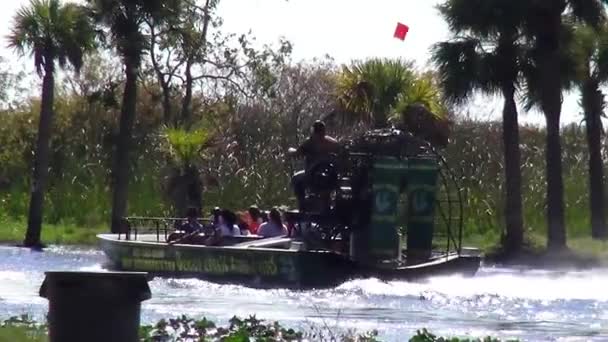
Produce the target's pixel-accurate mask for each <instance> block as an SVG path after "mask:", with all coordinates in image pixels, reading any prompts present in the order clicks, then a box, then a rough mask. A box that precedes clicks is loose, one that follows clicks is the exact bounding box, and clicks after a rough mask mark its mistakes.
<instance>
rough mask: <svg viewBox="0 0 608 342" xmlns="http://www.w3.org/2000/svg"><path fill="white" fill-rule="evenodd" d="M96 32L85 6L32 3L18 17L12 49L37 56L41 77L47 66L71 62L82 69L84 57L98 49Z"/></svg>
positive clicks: (48, 1) (46, 0)
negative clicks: (95, 41) (95, 39)
mask: <svg viewBox="0 0 608 342" xmlns="http://www.w3.org/2000/svg"><path fill="white" fill-rule="evenodd" d="M94 38H95V30H94V29H93V26H92V24H91V22H90V20H89V17H88V16H87V15H86V13H85V11H84V10H83V8H82V7H81V6H78V5H75V4H62V3H61V1H59V0H31V2H30V4H29V6H25V7H22V8H21V9H20V10H19V11H18V12H17V14H16V15H15V18H14V27H13V28H12V30H11V33H10V35H9V37H8V40H9V47H11V48H13V49H15V50H16V51H17V52H18V53H20V54H22V55H23V54H26V53H27V52H30V53H31V55H32V56H34V64H35V66H36V70H37V71H38V73H39V74H40V73H41V72H42V69H43V68H44V67H45V66H47V67H48V66H50V67H51V69H52V65H53V64H54V63H55V60H57V61H58V62H59V65H60V66H61V67H65V66H66V65H67V64H68V62H69V63H70V64H71V65H73V66H74V68H75V69H76V70H80V68H81V67H82V64H83V57H84V55H85V53H86V52H87V51H90V50H92V49H93V48H94Z"/></svg>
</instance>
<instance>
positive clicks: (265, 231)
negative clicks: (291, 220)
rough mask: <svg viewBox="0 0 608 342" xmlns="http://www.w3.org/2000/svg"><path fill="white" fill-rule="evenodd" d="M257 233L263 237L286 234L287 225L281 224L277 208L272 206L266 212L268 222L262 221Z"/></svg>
mask: <svg viewBox="0 0 608 342" xmlns="http://www.w3.org/2000/svg"><path fill="white" fill-rule="evenodd" d="M258 235H260V236H263V237H265V238H270V237H277V236H285V235H287V227H285V225H284V224H283V220H282V219H281V213H280V212H279V210H278V209H277V208H272V210H270V213H269V214H268V222H265V223H262V225H261V226H260V229H259V230H258Z"/></svg>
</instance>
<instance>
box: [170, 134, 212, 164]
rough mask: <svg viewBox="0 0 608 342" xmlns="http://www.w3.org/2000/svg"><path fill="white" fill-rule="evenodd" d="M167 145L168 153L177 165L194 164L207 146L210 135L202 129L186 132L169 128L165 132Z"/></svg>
mask: <svg viewBox="0 0 608 342" xmlns="http://www.w3.org/2000/svg"><path fill="white" fill-rule="evenodd" d="M165 137H166V139H167V142H168V143H169V153H170V154H171V156H172V157H173V158H174V159H175V161H176V163H177V164H178V165H183V166H188V165H192V164H194V161H195V159H196V158H197V157H199V156H200V154H201V152H202V150H203V149H204V148H205V147H208V146H209V142H210V140H211V137H212V136H211V134H210V133H209V132H208V131H207V130H204V129H198V130H194V131H187V130H184V129H180V128H169V129H167V130H166V131H165Z"/></svg>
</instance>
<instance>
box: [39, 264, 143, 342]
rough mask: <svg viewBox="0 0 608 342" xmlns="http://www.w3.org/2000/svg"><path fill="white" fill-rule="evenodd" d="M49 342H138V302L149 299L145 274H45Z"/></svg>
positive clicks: (42, 288) (43, 285)
mask: <svg viewBox="0 0 608 342" xmlns="http://www.w3.org/2000/svg"><path fill="white" fill-rule="evenodd" d="M45 274H46V278H45V279H44V282H43V283H42V286H41V287H40V296H41V297H44V298H47V299H48V300H49V315H48V320H49V340H50V342H72V341H74V342H76V341H90V342H97V341H99V342H101V341H113V342H137V341H139V337H138V333H139V316H140V309H141V302H142V301H144V300H146V299H150V297H151V292H150V287H148V280H147V273H140V272H46V273H45Z"/></svg>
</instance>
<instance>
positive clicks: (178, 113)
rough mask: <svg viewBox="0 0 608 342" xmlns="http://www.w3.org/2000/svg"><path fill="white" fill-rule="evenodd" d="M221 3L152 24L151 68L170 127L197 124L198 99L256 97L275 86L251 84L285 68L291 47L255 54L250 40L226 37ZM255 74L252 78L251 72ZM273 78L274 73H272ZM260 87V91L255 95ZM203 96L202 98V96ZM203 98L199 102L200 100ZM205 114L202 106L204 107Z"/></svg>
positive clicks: (185, 9)
mask: <svg viewBox="0 0 608 342" xmlns="http://www.w3.org/2000/svg"><path fill="white" fill-rule="evenodd" d="M218 4H219V0H205V1H203V2H201V4H200V5H199V4H197V3H194V2H190V1H184V2H183V4H182V5H181V6H180V7H179V8H178V11H176V12H175V13H174V15H172V16H171V17H170V18H168V20H152V19H150V20H147V21H146V32H147V33H149V34H148V38H149V44H148V47H147V48H148V49H147V51H148V52H149V55H150V58H149V62H150V63H149V64H150V65H149V68H148V70H146V71H147V72H148V73H151V74H153V75H154V76H155V78H156V81H157V83H158V84H159V87H160V93H161V98H162V107H163V112H164V117H165V124H167V125H173V126H175V127H178V126H184V127H187V128H189V127H190V126H191V125H193V124H195V123H196V121H197V119H200V118H197V117H196V115H195V114H196V112H197V106H196V102H195V101H193V100H196V99H197V98H212V101H213V100H215V98H217V97H218V96H219V97H221V96H224V95H226V91H227V90H228V89H231V90H236V92H238V93H240V95H245V96H248V97H250V96H251V95H252V93H257V92H259V91H260V90H261V89H263V88H264V87H268V86H270V85H271V84H272V83H274V82H275V81H276V80H275V79H272V80H271V81H270V84H266V85H261V87H260V84H255V85H253V84H248V82H250V81H253V80H254V78H252V77H251V76H252V74H256V78H259V77H258V76H260V75H262V74H264V73H266V72H267V71H269V70H271V69H273V64H274V67H275V68H276V66H277V65H278V66H281V67H282V65H283V64H284V60H285V59H286V58H287V57H288V56H289V54H290V52H291V44H290V43H289V42H287V41H284V40H282V41H280V46H279V47H278V48H277V49H276V50H273V49H272V48H271V47H268V46H265V47H263V48H262V49H255V48H253V47H252V46H251V42H252V41H253V40H254V38H253V37H251V36H250V35H240V36H238V37H237V36H236V35H234V34H229V35H226V34H224V33H223V32H222V31H221V27H222V20H221V18H220V17H219V16H218V15H217V13H216V10H217V6H218ZM250 71H251V72H250ZM267 74H269V73H267ZM251 86H254V87H256V88H258V89H254V90H253V91H252V89H251V88H252V87H251ZM197 92H198V93H197ZM197 95H199V96H197ZM198 107H199V108H198V109H200V107H201V106H198Z"/></svg>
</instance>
